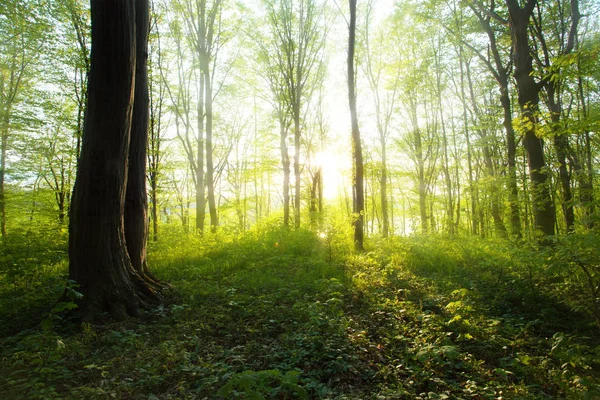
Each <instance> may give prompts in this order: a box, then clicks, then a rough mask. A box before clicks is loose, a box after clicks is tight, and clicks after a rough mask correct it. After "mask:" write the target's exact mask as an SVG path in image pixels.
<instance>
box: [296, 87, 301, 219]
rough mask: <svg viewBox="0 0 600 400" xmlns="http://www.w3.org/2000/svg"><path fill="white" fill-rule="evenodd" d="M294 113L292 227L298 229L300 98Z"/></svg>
mask: <svg viewBox="0 0 600 400" xmlns="http://www.w3.org/2000/svg"><path fill="white" fill-rule="evenodd" d="M296 101H297V102H298V104H295V106H294V107H295V108H297V109H296V110H295V111H294V177H295V178H296V182H295V184H294V227H296V229H298V228H300V211H301V210H300V197H301V195H300V193H301V191H300V183H301V182H300V96H299V95H298V98H297V100H296Z"/></svg>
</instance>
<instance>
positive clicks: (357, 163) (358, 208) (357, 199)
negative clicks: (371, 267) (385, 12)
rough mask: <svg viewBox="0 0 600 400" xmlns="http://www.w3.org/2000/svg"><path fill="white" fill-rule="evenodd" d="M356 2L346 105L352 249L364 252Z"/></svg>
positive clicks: (352, 5)
mask: <svg viewBox="0 0 600 400" xmlns="http://www.w3.org/2000/svg"><path fill="white" fill-rule="evenodd" d="M356 2H357V0H350V1H349V3H350V24H349V34H348V103H349V106H350V119H351V126H352V158H353V161H354V168H353V169H354V174H353V182H352V183H353V189H354V190H353V192H354V193H353V195H354V196H353V200H354V202H353V214H354V215H353V219H354V221H353V224H354V247H355V248H356V250H357V251H364V243H363V242H364V231H363V224H364V217H365V215H364V210H365V191H364V167H363V158H362V144H361V141H360V131H359V129H358V116H357V112H356V88H355V84H356V78H355V76H354V44H355V41H356Z"/></svg>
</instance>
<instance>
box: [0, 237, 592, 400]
mask: <svg viewBox="0 0 600 400" xmlns="http://www.w3.org/2000/svg"><path fill="white" fill-rule="evenodd" d="M347 247H348V246H345V245H341V244H340V243H338V239H337V238H336V237H335V235H333V234H329V235H327V236H326V237H324V238H319V237H318V236H316V235H314V234H313V233H310V232H308V231H298V232H293V233H286V232H283V231H280V230H273V231H270V232H263V233H261V234H260V235H258V234H247V235H245V236H244V237H242V238H238V239H235V240H234V239H230V240H222V239H219V240H216V239H215V240H212V241H204V242H202V241H200V240H196V241H193V240H191V239H190V240H185V241H181V240H180V241H176V240H165V241H164V242H162V243H161V244H158V245H153V246H151V248H150V253H149V254H150V255H149V259H150V265H151V266H152V269H153V271H154V272H155V273H156V274H157V275H158V276H159V277H160V278H162V279H164V280H165V281H168V282H170V283H171V285H172V286H173V290H172V293H171V294H170V297H171V300H170V301H169V302H168V304H165V305H164V306H162V307H160V308H158V309H155V310H152V311H150V312H148V313H146V314H145V315H144V316H143V318H141V319H130V320H126V321H122V322H114V321H110V320H109V319H106V321H98V322H97V323H94V324H80V323H79V324H78V323H75V322H71V321H69V320H62V319H61V315H62V310H61V309H62V308H69V307H70V306H69V305H68V303H67V304H58V306H57V305H56V304H55V303H54V302H55V300H56V298H58V297H59V295H60V293H61V291H62V290H63V288H64V279H65V278H64V275H65V272H66V262H65V261H64V260H63V261H60V262H58V264H55V265H54V266H51V267H47V268H46V269H45V270H44V273H43V274H41V275H39V276H37V278H36V280H35V283H32V282H33V281H31V280H29V281H28V282H21V283H18V282H17V281H16V280H14V279H13V281H10V280H9V279H8V275H7V274H5V275H3V276H0V306H1V307H2V309H1V310H0V323H1V325H0V337H1V339H0V346H1V347H0V360H1V362H0V397H1V398H2V399H53V398H72V399H96V398H97V399H113V398H114V399H149V400H156V399H219V398H222V399H233V398H240V399H302V398H310V399H560V398H573V399H580V398H590V399H592V398H599V397H598V396H600V390H599V387H600V386H599V384H600V346H599V345H600V340H599V336H600V335H598V333H599V331H598V328H597V326H596V325H595V324H594V323H593V322H594V321H593V319H592V318H591V317H590V314H589V313H588V312H587V310H586V309H585V307H577V304H576V303H572V302H571V301H572V296H570V292H569V290H570V289H569V287H570V286H569V287H565V286H564V285H562V286H561V285H558V284H557V283H556V282H555V281H556V277H557V276H558V275H557V274H553V275H551V276H549V275H548V274H547V273H545V272H544V271H546V270H545V269H544V268H545V266H544V262H543V260H542V259H543V257H545V256H543V255H537V256H536V255H535V253H534V252H530V251H529V250H526V249H514V248H512V247H511V246H510V245H509V244H508V243H504V242H490V241H482V240H477V239H469V238H461V239H460V240H442V239H439V238H433V237H431V238H421V239H416V238H405V239H394V240H379V241H376V242H371V243H369V244H368V248H369V249H371V250H370V251H369V252H367V253H366V254H364V255H355V254H353V253H352V252H351V251H349V250H347ZM540 260H542V261H540ZM13 278H14V277H13ZM11 282H12V283H11ZM557 288H558V289H557ZM51 304H55V305H54V308H53V309H52V310H50V311H49V307H52V306H49V305H51ZM40 321H41V323H40Z"/></svg>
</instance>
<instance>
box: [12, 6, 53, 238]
mask: <svg viewBox="0 0 600 400" xmlns="http://www.w3.org/2000/svg"><path fill="white" fill-rule="evenodd" d="M29 3H31V4H29ZM37 7H40V8H41V7H42V5H41V4H37V2H35V1H31V2H28V3H27V4H26V2H22V1H16V0H7V1H5V2H3V4H2V8H1V9H0V21H2V23H1V24H0V234H1V235H2V237H5V236H6V196H5V182H6V177H7V175H6V170H7V167H8V163H7V157H8V155H9V152H10V148H11V145H12V139H13V137H14V133H15V131H16V130H17V129H16V128H17V127H18V126H19V124H20V123H21V122H23V120H24V118H23V114H25V113H24V112H23V110H22V109H19V107H20V106H21V105H22V104H23V103H25V100H26V97H25V96H24V93H25V92H26V91H27V90H29V89H31V87H32V85H33V80H34V76H35V75H34V74H35V67H36V61H37V58H38V57H39V55H40V54H41V52H42V49H43V47H44V40H43V39H41V37H42V35H43V34H45V30H46V29H47V21H45V20H44V19H43V18H41V17H40V16H39V15H38V14H37V13H36V12H35V9H36V8H37ZM30 94H31V93H30Z"/></svg>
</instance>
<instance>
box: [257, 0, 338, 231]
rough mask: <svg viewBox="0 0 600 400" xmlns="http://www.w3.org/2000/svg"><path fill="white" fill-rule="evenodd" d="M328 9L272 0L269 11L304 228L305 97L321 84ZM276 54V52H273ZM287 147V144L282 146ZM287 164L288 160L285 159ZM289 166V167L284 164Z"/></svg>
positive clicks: (309, 0) (312, 1)
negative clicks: (291, 126) (302, 156)
mask: <svg viewBox="0 0 600 400" xmlns="http://www.w3.org/2000/svg"><path fill="white" fill-rule="evenodd" d="M324 11H325V10H324V8H323V7H321V6H319V3H318V2H317V1H316V0H300V1H299V2H298V3H297V4H295V3H294V2H293V1H291V0H276V1H273V0H269V1H268V2H267V13H268V19H269V25H270V28H271V34H272V35H273V41H274V44H275V55H274V57H275V58H276V60H277V61H276V63H275V66H276V67H277V68H279V69H278V71H277V73H278V75H279V80H280V82H281V84H282V85H283V92H282V94H283V95H284V98H283V100H284V101H285V103H286V105H287V108H288V110H287V111H289V112H291V115H292V120H293V123H294V177H295V185H294V226H295V227H296V228H299V227H300V211H301V208H300V200H301V171H300V144H301V119H302V117H303V114H304V106H305V103H306V101H305V99H307V98H309V97H310V95H311V93H312V92H313V90H314V89H315V88H316V87H317V85H318V84H319V83H320V79H319V78H320V77H321V76H322V74H320V73H319V70H320V67H321V64H320V61H319V60H320V58H321V56H322V55H321V52H322V49H323V46H324V43H325V36H326V27H325V24H324V19H323V13H324ZM271 56H273V55H271ZM282 150H283V147H282ZM283 163H284V164H285V160H283ZM284 168H285V167H284Z"/></svg>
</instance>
